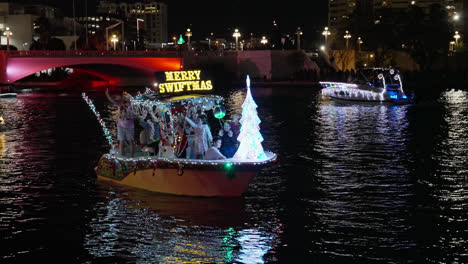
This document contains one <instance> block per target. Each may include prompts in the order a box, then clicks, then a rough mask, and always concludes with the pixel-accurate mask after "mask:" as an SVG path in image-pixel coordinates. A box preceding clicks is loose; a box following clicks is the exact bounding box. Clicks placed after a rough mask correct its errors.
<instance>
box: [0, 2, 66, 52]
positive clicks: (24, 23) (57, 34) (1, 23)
mask: <svg viewBox="0 0 468 264" xmlns="http://www.w3.org/2000/svg"><path fill="white" fill-rule="evenodd" d="M39 18H44V19H45V20H46V21H48V23H49V28H48V30H49V33H50V37H52V38H57V39H61V40H62V41H63V42H64V45H65V48H67V49H68V48H69V45H70V43H71V42H72V41H73V39H74V36H73V19H72V18H68V17H63V16H62V15H61V14H60V10H58V9H57V8H54V7H51V6H47V5H41V4H18V3H16V2H1V3H0V35H1V44H2V45H6V44H7V39H6V37H5V36H4V35H3V32H4V31H5V30H6V28H7V27H8V28H9V29H10V31H11V32H12V35H11V36H10V38H9V43H10V46H14V47H16V48H17V49H18V50H29V48H30V46H31V44H32V43H33V42H34V41H37V40H38V39H39V38H40V36H39V34H38V33H37V30H36V31H35V29H37V27H38V25H37V24H35V22H36V21H37V20H38V19H39Z"/></svg>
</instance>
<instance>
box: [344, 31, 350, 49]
mask: <svg viewBox="0 0 468 264" xmlns="http://www.w3.org/2000/svg"><path fill="white" fill-rule="evenodd" d="M345 33H346V34H345V35H344V36H343V37H344V38H345V39H346V49H348V41H349V39H350V38H351V34H349V31H348V30H346V32H345Z"/></svg>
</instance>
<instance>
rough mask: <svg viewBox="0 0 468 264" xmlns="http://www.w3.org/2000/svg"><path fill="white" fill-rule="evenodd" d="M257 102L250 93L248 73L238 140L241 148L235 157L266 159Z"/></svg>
mask: <svg viewBox="0 0 468 264" xmlns="http://www.w3.org/2000/svg"><path fill="white" fill-rule="evenodd" d="M256 108H257V104H256V103H255V101H254V100H253V98H252V94H250V78H249V76H248V75H247V95H246V96H245V101H244V103H243V104H242V118H241V119H240V123H241V125H242V126H241V129H240V133H239V136H238V137H237V140H238V141H239V142H240V145H239V149H238V150H237V152H236V154H234V157H233V159H248V160H259V159H266V158H267V156H266V155H265V152H264V151H263V147H262V141H263V137H262V134H260V127H259V124H260V118H258V115H257V110H256Z"/></svg>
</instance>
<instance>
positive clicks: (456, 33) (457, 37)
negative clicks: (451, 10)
mask: <svg viewBox="0 0 468 264" xmlns="http://www.w3.org/2000/svg"><path fill="white" fill-rule="evenodd" d="M453 38H454V39H455V48H458V39H459V38H460V34H458V31H455V35H453Z"/></svg>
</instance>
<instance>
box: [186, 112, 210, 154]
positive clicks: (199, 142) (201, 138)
mask: <svg viewBox="0 0 468 264" xmlns="http://www.w3.org/2000/svg"><path fill="white" fill-rule="evenodd" d="M185 120H187V122H188V123H189V124H190V126H192V128H193V131H194V133H195V135H194V144H193V148H194V150H195V158H196V159H203V158H204V155H205V152H206V151H207V150H208V146H211V142H212V141H213V137H212V136H211V131H210V127H209V126H208V125H207V124H206V119H205V117H204V116H199V117H197V119H196V123H195V122H194V121H193V120H191V119H190V118H188V117H185Z"/></svg>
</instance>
